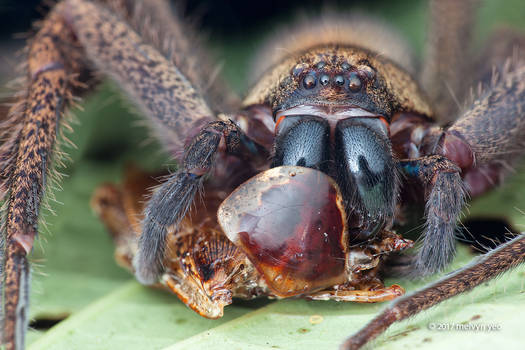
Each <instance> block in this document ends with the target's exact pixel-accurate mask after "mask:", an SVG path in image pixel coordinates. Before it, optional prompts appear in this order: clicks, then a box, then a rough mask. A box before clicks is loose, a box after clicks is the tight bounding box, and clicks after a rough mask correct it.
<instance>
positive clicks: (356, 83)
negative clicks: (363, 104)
mask: <svg viewBox="0 0 525 350" xmlns="http://www.w3.org/2000/svg"><path fill="white" fill-rule="evenodd" d="M349 80H350V82H349V84H348V87H349V88H350V91H352V92H359V90H361V86H362V85H363V84H362V83H361V79H360V78H359V75H357V73H356V72H352V73H350V78H349Z"/></svg>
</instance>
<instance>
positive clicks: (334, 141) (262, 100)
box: [245, 45, 430, 239]
mask: <svg viewBox="0 0 525 350" xmlns="http://www.w3.org/2000/svg"><path fill="white" fill-rule="evenodd" d="M245 104H247V105H266V106H270V108H271V111H272V117H273V121H274V133H275V137H274V158H273V163H272V166H274V167H276V166H281V165H292V166H303V167H309V168H314V169H318V170H321V171H323V172H324V173H326V174H328V175H330V176H331V177H332V178H333V179H334V180H336V182H337V184H338V185H339V187H340V188H341V191H342V193H343V197H344V205H345V207H346V210H347V214H348V220H349V229H350V232H351V234H350V237H351V238H356V239H364V238H368V237H370V236H371V235H374V234H375V233H376V232H378V231H379V230H382V229H384V228H388V226H389V225H390V224H391V222H392V219H393V216H394V209H395V204H396V199H397V198H396V197H397V183H398V181H397V171H396V166H395V162H394V156H393V154H392V146H391V142H390V130H389V129H390V123H391V122H392V120H393V119H394V118H395V116H396V114H397V113H404V112H408V113H416V114H424V115H430V108H429V106H428V104H427V103H426V101H425V98H424V97H423V96H422V94H421V92H420V90H419V88H418V85H417V83H416V82H415V81H414V80H413V79H412V78H411V77H410V75H409V74H408V73H407V72H405V71H404V70H403V69H402V68H400V66H398V65H397V64H395V63H394V62H392V61H390V60H388V59H386V58H383V57H379V56H378V55H376V54H373V53H371V52H370V51H367V50H365V49H361V48H356V47H344V46H343V47H341V46H336V45H324V46H319V47H316V48H314V49H310V50H308V51H306V52H302V53H299V54H294V55H291V56H289V57H288V58H287V59H285V60H284V61H283V62H282V63H280V64H278V65H277V66H276V67H275V68H273V69H272V70H270V71H268V72H267V73H266V74H265V75H264V76H263V78H262V79H261V80H260V81H259V83H258V84H256V85H255V86H254V88H253V89H252V91H251V93H250V94H249V95H248V97H247V98H246V100H245Z"/></svg>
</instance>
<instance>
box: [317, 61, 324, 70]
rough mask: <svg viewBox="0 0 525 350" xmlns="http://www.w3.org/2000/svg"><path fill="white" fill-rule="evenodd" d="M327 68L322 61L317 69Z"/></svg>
mask: <svg viewBox="0 0 525 350" xmlns="http://www.w3.org/2000/svg"><path fill="white" fill-rule="evenodd" d="M325 66H326V62H324V61H321V62H319V63H317V65H316V68H317V69H323V68H324V67H325Z"/></svg>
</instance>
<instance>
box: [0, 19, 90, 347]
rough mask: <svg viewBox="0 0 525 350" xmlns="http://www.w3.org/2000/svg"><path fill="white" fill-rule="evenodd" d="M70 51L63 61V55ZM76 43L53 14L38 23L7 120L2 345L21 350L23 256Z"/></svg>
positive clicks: (67, 94) (74, 67) (26, 273)
mask: <svg viewBox="0 0 525 350" xmlns="http://www.w3.org/2000/svg"><path fill="white" fill-rule="evenodd" d="M65 46H67V50H68V51H69V52H70V55H69V57H68V59H65V57H64V54H63V50H64V49H65ZM78 49H79V47H78V43H76V42H75V41H74V39H73V35H72V33H71V31H70V30H69V28H68V26H67V24H66V23H65V21H64V20H63V19H62V18H61V17H60V16H58V15H57V14H56V13H53V14H51V16H50V18H49V19H48V20H47V21H46V22H45V23H44V24H43V26H42V28H41V29H40V31H39V33H38V34H37V35H36V37H35V38H34V39H33V41H32V43H31V45H30V50H29V61H28V80H29V85H28V88H27V91H26V92H25V93H24V95H23V98H22V101H21V102H20V103H19V106H18V107H15V108H14V109H13V110H12V111H11V115H10V117H9V119H8V121H7V122H8V124H10V125H8V128H10V130H8V131H7V132H6V133H7V134H9V139H8V140H7V141H6V142H5V143H4V144H3V145H2V152H1V153H2V164H1V166H2V177H3V178H4V179H6V180H5V182H4V183H3V184H2V186H3V188H4V189H5V190H6V193H5V195H6V197H7V201H6V203H5V204H4V205H5V206H6V208H7V212H6V214H5V215H6V216H7V217H5V218H4V223H5V224H4V226H3V228H2V231H3V232H2V238H1V240H2V242H3V244H2V248H3V251H2V252H1V259H2V263H3V264H5V270H4V271H0V272H2V276H1V278H2V283H1V284H0V286H2V287H3V290H2V291H1V292H2V300H1V305H0V306H3V308H2V311H3V312H2V316H3V324H2V341H3V342H5V343H6V345H7V349H8V350H12V349H23V348H24V333H25V329H26V327H27V322H28V319H27V311H28V296H29V280H30V269H29V265H28V261H27V258H26V255H27V254H28V253H29V252H30V251H31V249H32V246H33V241H34V239H35V236H36V234H37V227H38V214H39V209H40V201H41V198H42V195H43V192H44V188H45V185H46V174H47V171H48V164H49V162H50V161H51V160H52V159H51V151H52V148H53V146H54V144H55V139H56V129H57V127H58V124H59V121H60V117H61V113H62V109H63V106H64V105H65V104H67V103H68V101H69V100H70V99H71V89H72V87H73V86H74V81H73V79H72V78H71V75H72V74H73V73H77V72H79V69H78V68H79V65H80V62H79V53H78Z"/></svg>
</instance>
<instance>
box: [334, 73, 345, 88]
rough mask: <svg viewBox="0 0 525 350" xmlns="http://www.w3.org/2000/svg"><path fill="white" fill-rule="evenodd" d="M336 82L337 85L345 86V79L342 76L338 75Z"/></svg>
mask: <svg viewBox="0 0 525 350" xmlns="http://www.w3.org/2000/svg"><path fill="white" fill-rule="evenodd" d="M334 81H335V83H336V84H337V85H339V86H343V85H344V84H345V78H344V77H343V76H342V75H337V76H336V77H335V78H334Z"/></svg>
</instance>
